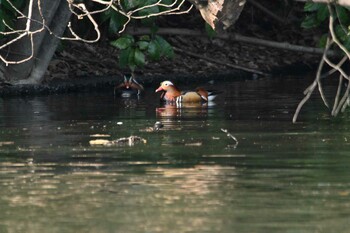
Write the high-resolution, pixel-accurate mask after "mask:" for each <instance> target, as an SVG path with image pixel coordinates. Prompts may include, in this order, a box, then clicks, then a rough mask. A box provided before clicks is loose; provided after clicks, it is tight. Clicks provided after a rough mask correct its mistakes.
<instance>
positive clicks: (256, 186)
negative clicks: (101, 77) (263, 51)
mask: <svg viewBox="0 0 350 233" xmlns="http://www.w3.org/2000/svg"><path fill="white" fill-rule="evenodd" d="M300 82H301V80H295V79H294V80H288V79H283V80H258V81H246V82H232V83H223V84H218V85H217V86H216V89H222V90H224V91H225V92H224V94H222V95H221V96H219V97H218V98H217V101H216V102H215V103H216V104H215V105H210V106H207V105H205V104H204V105H202V104H200V105H198V104H197V105H194V104H187V105H183V106H181V108H178V107H176V106H172V105H161V104H160V103H159V102H158V101H155V100H157V96H156V95H154V94H153V91H149V92H148V94H146V95H145V96H144V97H142V98H140V99H115V98H114V97H113V93H112V92H111V93H95V94H79V95H52V96H46V97H34V98H11V99H2V100H0V101H1V104H0V187H1V189H0V208H1V212H0V232H347V231H348V227H347V220H348V216H349V214H350V211H349V209H350V208H349V205H350V202H349V201H348V200H349V196H350V179H349V177H350V171H349V169H348V166H347V165H348V164H349V163H350V156H349V153H348V148H349V140H350V135H349V133H348V132H349V129H348V125H349V120H348V119H347V115H343V116H341V117H340V118H337V119H329V116H328V115H326V114H325V113H324V110H323V109H322V108H320V109H318V108H315V107H312V106H311V104H310V105H309V106H306V108H305V109H304V110H303V111H302V113H301V117H302V122H299V123H298V124H295V125H293V124H291V118H292V115H293V113H294V109H295V107H296V104H297V103H298V100H299V99H300V98H301V94H300V93H302V92H301V90H302V89H303V88H304V87H305V86H306V85H307V83H306V84H302V83H300ZM313 101H314V103H315V104H317V101H319V100H318V99H314V100H313ZM156 121H161V122H162V123H163V124H164V127H163V128H161V129H159V130H146V129H149V128H151V129H152V127H153V125H154V123H155V122H156ZM221 129H227V130H228V132H230V133H231V134H232V135H234V136H235V137H236V138H237V139H238V140H239V145H238V147H237V148H233V147H231V146H230V145H232V144H234V141H233V140H232V138H230V137H228V136H227V135H226V133H224V132H222V131H221ZM97 134H99V135H101V137H102V135H103V136H104V137H106V138H107V139H108V140H114V139H117V138H121V137H128V136H130V135H137V136H140V137H143V138H146V139H147V144H145V145H143V144H137V145H135V146H133V147H129V146H120V147H99V146H90V145H89V141H90V140H91V139H95V137H96V135H97Z"/></svg>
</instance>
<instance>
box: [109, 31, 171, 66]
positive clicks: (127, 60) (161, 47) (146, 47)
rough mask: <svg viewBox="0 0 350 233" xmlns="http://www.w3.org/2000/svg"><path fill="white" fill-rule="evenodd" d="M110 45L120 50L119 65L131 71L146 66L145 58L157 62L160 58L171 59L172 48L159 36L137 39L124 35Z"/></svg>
mask: <svg viewBox="0 0 350 233" xmlns="http://www.w3.org/2000/svg"><path fill="white" fill-rule="evenodd" d="M111 44H112V45H113V46H115V47H117V48H118V49H120V54H119V64H120V66H121V67H122V68H123V67H127V66H128V67H129V68H130V69H131V70H132V71H134V70H135V69H136V67H143V66H144V65H145V64H146V57H147V58H149V59H151V60H152V61H158V60H159V59H160V58H161V57H166V58H173V57H174V50H173V47H172V46H171V45H170V44H169V43H168V42H167V41H166V40H165V39H164V38H163V37H161V36H158V35H155V36H152V37H151V36H148V35H146V36H141V37H139V38H137V39H135V37H133V36H131V35H124V36H122V37H120V38H119V39H117V40H115V41H112V42H111Z"/></svg>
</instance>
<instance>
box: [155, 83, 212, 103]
mask: <svg viewBox="0 0 350 233" xmlns="http://www.w3.org/2000/svg"><path fill="white" fill-rule="evenodd" d="M159 91H162V92H163V93H162V94H161V96H160V99H161V100H164V101H165V102H176V103H186V102H187V103H190V102H209V101H212V100H213V99H214V98H215V97H216V95H217V94H218V93H219V92H217V91H209V90H205V89H204V88H202V87H199V88H197V89H196V90H195V91H183V92H181V91H180V90H179V89H178V88H177V87H176V86H175V85H174V84H173V83H172V82H171V81H164V82H162V83H160V86H159V87H158V89H157V90H156V92H159Z"/></svg>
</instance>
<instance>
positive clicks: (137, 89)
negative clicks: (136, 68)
mask: <svg viewBox="0 0 350 233" xmlns="http://www.w3.org/2000/svg"><path fill="white" fill-rule="evenodd" d="M143 91H144V88H143V86H142V85H141V84H140V83H139V82H138V81H137V80H136V79H135V78H134V77H133V75H131V76H130V78H129V79H128V78H127V77H126V76H124V81H123V82H122V83H120V84H118V85H116V86H115V87H114V95H115V96H121V97H123V98H129V97H135V96H140V95H141V94H142V92H143Z"/></svg>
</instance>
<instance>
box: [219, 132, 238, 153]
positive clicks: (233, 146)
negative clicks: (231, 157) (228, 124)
mask: <svg viewBox="0 0 350 233" xmlns="http://www.w3.org/2000/svg"><path fill="white" fill-rule="evenodd" d="M221 131H222V132H224V133H226V135H227V137H229V138H232V139H233V140H234V141H235V144H234V145H228V146H227V147H228V148H230V149H231V148H233V149H236V147H237V146H238V140H237V138H236V137H235V136H233V135H232V134H231V133H230V132H228V130H227V129H221Z"/></svg>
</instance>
